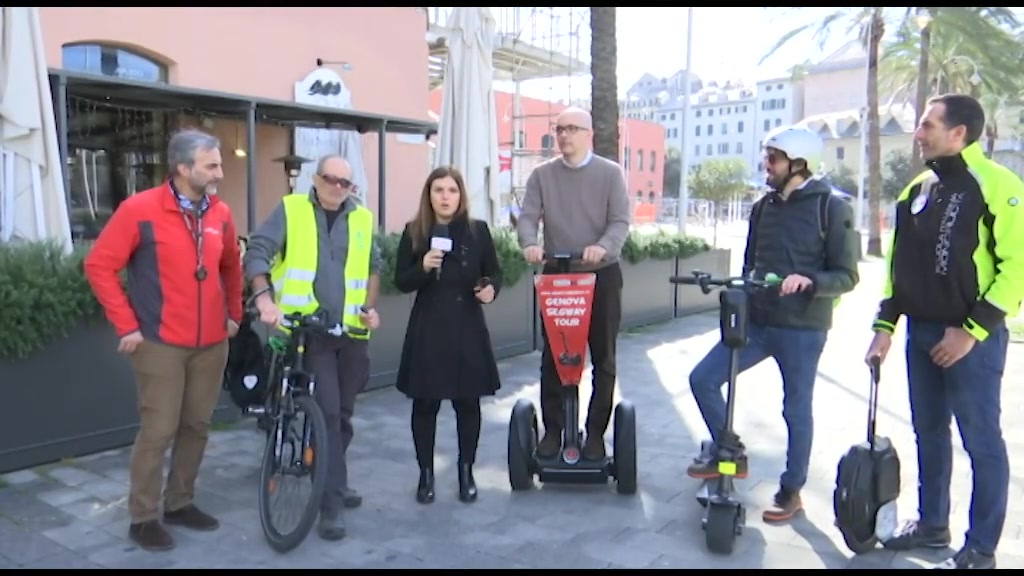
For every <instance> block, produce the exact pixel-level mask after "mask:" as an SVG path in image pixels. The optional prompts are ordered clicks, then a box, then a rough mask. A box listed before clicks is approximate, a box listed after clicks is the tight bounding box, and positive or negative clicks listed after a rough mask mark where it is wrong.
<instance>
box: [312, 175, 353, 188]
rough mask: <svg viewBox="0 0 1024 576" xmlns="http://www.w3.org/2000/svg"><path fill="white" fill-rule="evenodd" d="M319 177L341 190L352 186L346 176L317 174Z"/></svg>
mask: <svg viewBox="0 0 1024 576" xmlns="http://www.w3.org/2000/svg"><path fill="white" fill-rule="evenodd" d="M319 176H320V178H321V179H322V180H323V181H324V182H326V183H327V184H328V185H330V186H339V187H341V189H342V190H348V189H349V188H351V187H352V181H351V180H349V179H348V178H341V177H338V176H331V175H330V174H319Z"/></svg>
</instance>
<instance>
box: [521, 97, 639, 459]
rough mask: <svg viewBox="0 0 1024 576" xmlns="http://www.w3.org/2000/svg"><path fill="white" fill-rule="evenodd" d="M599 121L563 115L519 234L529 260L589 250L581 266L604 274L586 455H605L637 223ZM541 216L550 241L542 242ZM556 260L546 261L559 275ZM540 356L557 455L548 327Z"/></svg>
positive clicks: (548, 429)
mask: <svg viewBox="0 0 1024 576" xmlns="http://www.w3.org/2000/svg"><path fill="white" fill-rule="evenodd" d="M592 129H593V121H592V119H591V117H590V114H589V113H588V112H586V111H585V110H581V109H579V108H568V109H566V110H564V111H563V112H562V113H561V114H559V116H558V120H557V124H556V126H555V133H556V135H557V139H558V149H559V150H560V151H561V152H562V156H561V157H559V158H554V159H552V160H549V161H547V162H545V163H543V164H541V165H540V166H537V167H536V168H534V170H533V173H531V174H530V178H529V179H528V180H527V182H526V197H525V198H524V199H523V207H522V210H521V213H520V215H519V223H518V226H517V232H518V233H519V245H520V246H521V247H522V248H523V258H525V259H526V261H527V262H529V263H531V264H536V263H540V262H541V261H543V259H544V252H545V251H546V252H548V253H549V254H551V253H568V252H582V253H583V262H582V263H581V264H578V265H575V266H574V268H573V270H574V271H581V272H582V271H593V272H595V273H596V274H597V282H596V286H595V289H594V301H593V311H592V312H591V320H590V334H589V337H588V343H589V345H590V357H591V362H592V363H593V365H594V371H593V373H594V382H593V393H592V394H591V397H590V408H589V409H588V411H587V428H586V431H587V439H586V443H585V444H584V447H583V457H584V458H586V459H588V460H603V459H604V457H605V445H604V433H605V431H606V430H607V429H608V422H609V420H611V413H612V402H613V397H614V394H615V344H616V338H617V337H618V333H619V324H620V323H621V321H622V270H621V269H620V268H619V254H620V252H621V251H622V245H623V243H625V241H626V235H627V234H628V233H629V224H630V205H629V197H628V196H627V193H626V181H625V179H624V178H623V175H622V169H621V168H620V167H619V165H618V164H616V163H615V162H613V161H611V160H608V159H605V158H601V157H600V156H595V155H594V152H593V150H592V138H593V132H592ZM541 219H543V221H544V247H543V248H541V246H540V245H539V244H538V243H537V236H538V229H539V226H540V222H541ZM553 267H554V263H553V262H549V263H547V264H546V266H545V272H546V273H553V272H554V271H555V270H554V268H553ZM543 336H544V349H543V356H542V358H541V369H540V386H541V403H540V408H541V414H542V417H543V420H544V438H543V439H542V440H541V441H540V444H539V445H538V446H537V454H538V455H540V456H543V457H552V456H555V455H556V454H558V450H559V448H561V433H562V428H563V426H564V425H565V423H564V422H563V421H562V409H561V408H562V396H561V394H562V390H561V383H560V382H559V381H558V375H557V373H556V371H555V361H554V358H553V357H552V355H551V350H550V348H549V347H548V336H547V333H546V332H544V333H543Z"/></svg>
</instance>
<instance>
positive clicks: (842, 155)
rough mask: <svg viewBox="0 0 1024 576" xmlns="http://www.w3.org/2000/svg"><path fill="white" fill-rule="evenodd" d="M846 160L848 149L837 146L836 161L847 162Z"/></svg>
mask: <svg viewBox="0 0 1024 576" xmlns="http://www.w3.org/2000/svg"><path fill="white" fill-rule="evenodd" d="M845 159H846V148H843V147H842V146H836V160H840V161H842V160H845Z"/></svg>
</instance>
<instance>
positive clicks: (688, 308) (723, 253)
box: [666, 248, 732, 318]
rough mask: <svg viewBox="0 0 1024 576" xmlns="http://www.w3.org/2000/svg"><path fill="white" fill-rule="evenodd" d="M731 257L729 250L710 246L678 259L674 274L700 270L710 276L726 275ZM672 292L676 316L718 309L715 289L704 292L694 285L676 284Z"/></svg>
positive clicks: (683, 274)
mask: <svg viewBox="0 0 1024 576" xmlns="http://www.w3.org/2000/svg"><path fill="white" fill-rule="evenodd" d="M731 257H732V254H731V252H730V251H729V250H726V249H721V248H712V249H711V250H708V251H707V252H703V253H701V254H697V255H696V256H691V257H690V258H686V259H682V260H679V261H678V262H677V263H676V270H677V272H676V274H677V275H679V276H685V275H687V274H690V273H691V272H693V271H694V270H701V271H703V272H707V273H708V274H711V275H712V276H717V277H721V276H728V275H729V272H730V271H729V266H730V260H731ZM666 282H667V280H666ZM674 292H675V317H676V318H680V317H682V316H689V315H690V314H700V313H702V312H708V311H711V310H718V292H717V291H713V292H711V294H704V293H703V292H701V291H700V288H698V287H696V286H676V287H675V290H674Z"/></svg>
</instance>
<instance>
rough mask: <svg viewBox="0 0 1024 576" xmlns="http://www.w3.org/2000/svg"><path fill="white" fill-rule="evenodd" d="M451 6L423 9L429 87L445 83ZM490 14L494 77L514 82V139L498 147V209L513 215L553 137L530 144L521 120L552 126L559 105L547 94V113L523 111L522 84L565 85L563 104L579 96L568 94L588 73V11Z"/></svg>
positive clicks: (518, 10) (504, 9) (514, 9)
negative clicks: (575, 81)
mask: <svg viewBox="0 0 1024 576" xmlns="http://www.w3.org/2000/svg"><path fill="white" fill-rule="evenodd" d="M453 9H454V8H451V7H447V8H441V7H432V8H427V11H428V20H429V26H428V30H427V44H428V46H429V48H430V55H429V64H428V71H429V77H430V87H431V89H434V88H436V87H438V86H440V85H441V84H442V83H443V82H444V71H445V65H446V62H447V54H448V49H447V37H448V34H449V33H450V30H449V29H448V28H447V26H446V24H447V22H448V19H449V17H450V16H451V13H452V10H453ZM491 13H492V14H493V15H494V18H495V24H496V31H497V37H496V38H495V42H494V44H495V48H494V54H493V61H494V72H495V74H494V76H495V81H497V82H511V83H512V84H513V95H512V104H511V110H510V112H511V114H509V115H507V116H508V117H509V118H510V119H511V122H512V131H511V132H512V139H511V142H501V143H499V147H500V148H501V152H500V154H501V155H502V160H503V162H502V164H503V170H502V172H501V177H500V181H501V182H502V207H503V209H504V210H507V211H508V213H509V214H510V215H514V214H515V213H517V212H518V207H519V205H520V199H521V198H522V195H523V193H524V192H525V186H526V180H527V178H528V177H529V176H530V173H531V172H532V171H533V168H534V167H535V166H536V165H537V164H539V163H540V162H543V161H544V160H546V159H547V158H549V157H550V156H551V154H552V148H553V145H554V137H553V135H552V137H551V138H543V139H542V140H543V141H544V144H545V145H542V146H541V147H536V146H535V147H532V148H528V147H527V146H526V143H525V142H523V137H524V135H525V132H524V130H523V122H524V121H526V120H527V119H528V118H536V117H545V118H547V119H548V121H549V122H548V124H553V123H554V119H555V116H556V115H557V114H558V111H559V110H560V109H561V107H560V106H559V103H558V102H555V101H554V99H553V98H552V97H548V98H547V100H548V110H547V111H546V112H543V113H537V112H536V111H534V113H533V114H525V113H524V111H523V108H522V106H521V105H520V99H521V97H522V94H521V90H522V84H523V83H524V82H529V83H530V84H531V85H533V86H536V87H537V88H543V87H544V85H546V87H547V88H548V91H549V93H552V92H554V90H553V88H555V87H558V88H564V89H565V98H564V100H565V101H566V102H573V101H575V100H580V98H579V97H578V96H576V97H573V95H572V93H571V90H572V88H571V86H572V84H571V82H570V79H571V78H573V77H577V76H585V75H589V74H590V9H589V8H561V7H554V8H551V7H518V8H517V7H499V8H491ZM587 95H588V96H589V91H588V94H587ZM503 116H505V115H503ZM505 167H507V170H506V169H504V168H505Z"/></svg>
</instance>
